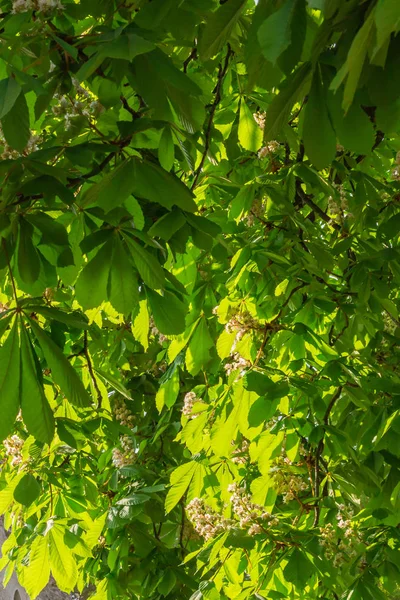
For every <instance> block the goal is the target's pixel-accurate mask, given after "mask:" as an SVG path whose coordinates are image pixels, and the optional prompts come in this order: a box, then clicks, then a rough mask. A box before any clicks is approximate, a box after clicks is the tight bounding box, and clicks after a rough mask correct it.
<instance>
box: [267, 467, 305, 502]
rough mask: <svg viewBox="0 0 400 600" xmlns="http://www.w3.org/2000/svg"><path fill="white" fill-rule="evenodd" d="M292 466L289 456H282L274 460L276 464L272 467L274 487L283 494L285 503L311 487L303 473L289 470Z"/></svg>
mask: <svg viewBox="0 0 400 600" xmlns="http://www.w3.org/2000/svg"><path fill="white" fill-rule="evenodd" d="M292 466H293V463H292V461H291V460H290V459H289V458H287V457H283V456H280V457H279V458H277V459H276V460H275V461H274V466H273V467H272V468H271V469H270V473H271V475H272V479H273V481H274V487H275V489H276V491H277V493H278V494H281V495H282V496H283V502H284V503H285V504H287V503H288V502H291V500H294V499H295V498H298V496H299V494H300V493H301V492H304V491H306V490H308V488H309V484H308V483H307V482H306V481H304V479H303V477H302V475H300V474H299V473H294V472H293V471H290V470H289V469H290V467H292ZM296 466H300V465H296Z"/></svg>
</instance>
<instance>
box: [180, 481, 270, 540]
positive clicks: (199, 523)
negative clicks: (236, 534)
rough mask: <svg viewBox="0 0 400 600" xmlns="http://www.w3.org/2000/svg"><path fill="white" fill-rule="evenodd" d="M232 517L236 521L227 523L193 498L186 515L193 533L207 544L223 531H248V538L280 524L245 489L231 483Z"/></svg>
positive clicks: (232, 520)
mask: <svg viewBox="0 0 400 600" xmlns="http://www.w3.org/2000/svg"><path fill="white" fill-rule="evenodd" d="M228 492H230V493H231V494H232V495H231V497H230V502H231V507H232V512H233V515H234V516H235V517H236V518H237V520H235V519H227V518H226V517H224V516H223V515H221V514H220V513H218V512H216V511H215V510H213V509H212V508H211V507H210V506H207V505H206V504H205V502H204V500H203V499H201V498H194V499H193V500H192V501H191V502H189V504H188V505H187V506H186V512H187V514H188V517H189V519H190V521H191V522H192V524H193V527H194V529H195V531H196V532H197V533H198V534H199V535H201V536H202V537H204V538H205V539H206V540H208V539H210V538H212V537H215V536H216V535H218V534H219V533H221V532H223V531H229V530H230V529H233V528H235V527H240V528H241V529H244V530H247V533H248V534H249V535H251V536H253V535H257V534H259V533H262V532H263V531H265V529H266V527H275V526H276V525H278V523H279V521H278V519H277V518H276V517H273V516H272V515H271V514H270V513H269V512H266V511H265V510H264V507H263V506H261V505H260V504H255V503H254V502H252V501H251V496H250V494H248V493H247V492H246V490H245V489H244V488H241V487H240V486H239V485H238V484H236V483H232V484H231V485H229V486H228Z"/></svg>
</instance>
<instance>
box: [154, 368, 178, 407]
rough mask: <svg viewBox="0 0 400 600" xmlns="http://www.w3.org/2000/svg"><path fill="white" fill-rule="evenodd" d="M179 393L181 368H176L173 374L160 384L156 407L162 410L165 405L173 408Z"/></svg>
mask: <svg viewBox="0 0 400 600" xmlns="http://www.w3.org/2000/svg"><path fill="white" fill-rule="evenodd" d="M178 393H179V369H175V370H174V371H173V373H172V376H171V377H170V378H169V379H167V381H165V382H164V383H163V384H161V385H160V387H159V388H158V391H157V394H156V407H157V410H158V412H161V411H162V409H163V407H164V406H166V407H167V408H171V407H172V406H173V405H174V404H175V402H176V399H177V397H178Z"/></svg>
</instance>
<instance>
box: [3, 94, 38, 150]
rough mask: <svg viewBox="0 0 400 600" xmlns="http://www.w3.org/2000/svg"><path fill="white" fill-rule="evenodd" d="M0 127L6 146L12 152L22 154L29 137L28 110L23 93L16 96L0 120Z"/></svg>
mask: <svg viewBox="0 0 400 600" xmlns="http://www.w3.org/2000/svg"><path fill="white" fill-rule="evenodd" d="M1 125H2V128H3V134H4V137H5V139H6V140H7V144H9V146H11V148H13V149H14V150H18V152H22V151H23V150H24V148H25V147H26V145H27V143H28V141H29V138H30V136H31V131H30V129H29V109H28V105H27V103H26V99H25V95H24V94H23V93H21V94H19V95H18V97H17V99H16V100H15V102H14V104H13V106H12V107H11V108H10V110H9V111H8V112H7V114H6V115H5V116H4V117H3V118H2V119H1Z"/></svg>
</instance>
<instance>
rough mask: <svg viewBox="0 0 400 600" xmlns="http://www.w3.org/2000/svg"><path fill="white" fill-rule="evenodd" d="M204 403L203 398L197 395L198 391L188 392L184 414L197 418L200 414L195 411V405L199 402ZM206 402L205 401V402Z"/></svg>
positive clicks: (189, 417)
mask: <svg viewBox="0 0 400 600" xmlns="http://www.w3.org/2000/svg"><path fill="white" fill-rule="evenodd" d="M197 402H201V403H203V400H202V399H201V398H199V397H198V396H197V395H196V392H187V394H185V396H184V398H183V407H182V414H183V415H185V417H187V418H188V419H195V418H196V417H197V416H198V415H197V414H196V413H193V412H192V411H193V406H194V405H195V404H196V403H197ZM203 404H204V403H203Z"/></svg>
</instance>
